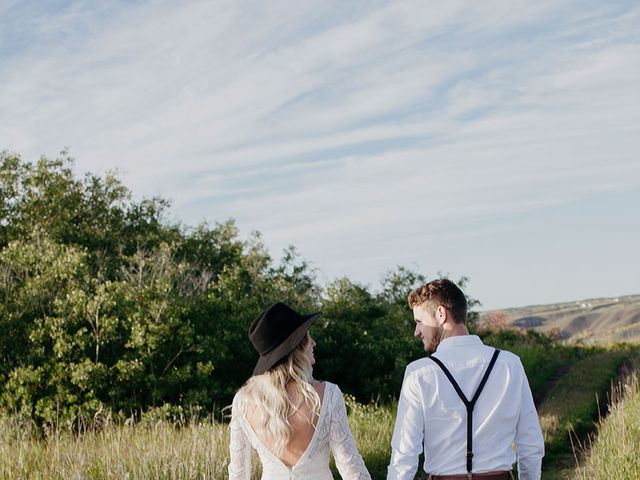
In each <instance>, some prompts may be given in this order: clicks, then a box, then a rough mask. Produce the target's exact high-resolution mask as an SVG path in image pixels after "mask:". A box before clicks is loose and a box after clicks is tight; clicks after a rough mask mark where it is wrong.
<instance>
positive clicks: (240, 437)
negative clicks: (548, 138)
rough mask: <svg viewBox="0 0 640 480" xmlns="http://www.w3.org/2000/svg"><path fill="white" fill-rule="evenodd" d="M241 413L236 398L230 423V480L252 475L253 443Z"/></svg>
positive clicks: (247, 479)
mask: <svg viewBox="0 0 640 480" xmlns="http://www.w3.org/2000/svg"><path fill="white" fill-rule="evenodd" d="M240 415H242V414H241V413H240V409H239V407H238V406H237V402H236V399H234V401H233V407H232V410H231V423H230V424H229V437H230V438H229V454H230V455H229V456H230V461H229V480H249V479H250V477H251V443H250V442H249V439H248V438H247V434H246V433H245V431H244V430H243V429H242V425H241V421H242V420H241V419H240Z"/></svg>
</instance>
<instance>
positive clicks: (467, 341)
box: [436, 335, 483, 352]
mask: <svg viewBox="0 0 640 480" xmlns="http://www.w3.org/2000/svg"><path fill="white" fill-rule="evenodd" d="M477 345H483V343H482V340H480V337H479V336H477V335H456V336H455V337H447V338H445V339H444V340H442V341H441V342H440V344H439V345H438V348H437V349H436V352H442V351H444V350H449V349H450V348H457V347H472V346H477Z"/></svg>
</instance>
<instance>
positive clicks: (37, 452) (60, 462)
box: [0, 348, 640, 480]
mask: <svg viewBox="0 0 640 480" xmlns="http://www.w3.org/2000/svg"><path fill="white" fill-rule="evenodd" d="M572 352H573V353H571V354H567V352H566V351H565V352H563V353H562V355H563V356H564V357H563V358H564V360H565V361H567V359H571V363H570V365H568V367H569V368H568V370H567V373H566V375H564V376H563V377H562V378H560V379H558V380H557V381H556V382H553V388H552V389H551V390H550V391H549V392H547V394H546V395H545V400H544V402H543V403H542V404H541V405H540V407H539V413H540V417H541V424H542V426H543V431H544V435H545V440H546V448H547V456H546V458H545V464H544V475H543V479H544V480H553V479H561V478H570V477H572V476H573V474H574V469H575V461H574V460H573V453H572V450H571V442H570V434H571V432H574V433H577V434H579V435H584V434H585V433H586V432H588V431H589V430H592V429H593V426H594V419H595V418H597V415H598V403H597V400H596V395H598V396H599V398H600V402H601V403H602V405H604V402H606V391H607V390H608V388H609V386H610V384H611V381H612V379H613V378H615V377H616V375H617V373H618V369H619V366H620V364H621V363H622V361H623V360H624V359H625V358H627V357H628V356H629V351H628V350H626V349H621V348H617V349H610V350H605V349H585V350H581V351H580V352H579V353H575V352H576V351H575V350H572ZM550 361H554V360H553V359H552V360H550ZM555 361H557V359H556V360H555ZM548 376H549V375H548V373H545V377H548ZM634 385H635V386H630V387H628V389H627V390H628V392H627V393H628V394H627V398H628V401H627V398H625V401H624V402H623V403H620V404H618V405H616V406H615V407H614V408H613V410H612V413H611V415H610V416H609V417H607V420H606V422H604V423H603V424H602V426H601V432H602V433H601V439H602V440H599V441H598V442H597V443H596V444H595V446H594V449H593V452H592V455H591V456H590V457H589V460H588V462H586V463H585V464H584V467H583V468H582V469H581V470H579V472H580V474H579V475H581V476H578V477H576V480H583V479H584V480H586V479H587V478H594V474H593V472H594V471H600V470H602V471H603V472H608V474H606V475H605V476H601V477H596V478H603V479H604V478H629V479H631V478H634V479H635V478H639V477H637V476H633V475H632V476H628V477H624V476H619V475H618V474H617V473H616V474H612V473H611V472H612V471H615V472H618V470H616V469H619V468H621V467H620V465H622V462H625V463H624V465H627V464H629V465H631V464H632V462H631V460H634V461H635V462H636V466H637V462H638V460H637V459H635V457H634V458H632V459H631V457H632V456H633V455H632V452H634V446H635V445H636V444H638V438H637V437H638V429H637V425H639V424H640V394H639V393H638V387H637V383H635V384H634ZM539 388H541V389H542V388H545V386H544V385H540V386H539ZM346 402H347V406H348V408H349V418H350V424H351V427H352V430H353V432H354V435H355V437H356V442H357V444H358V448H359V450H360V452H361V453H362V455H363V457H364V459H365V462H366V464H367V466H368V468H369V469H370V471H371V474H372V476H373V478H374V479H382V478H384V477H385V474H386V466H387V462H388V459H389V454H390V447H389V445H390V440H391V434H392V431H393V420H394V417H395V406H394V405H389V406H375V405H361V404H358V403H357V402H356V401H355V400H354V399H353V398H351V397H349V396H347V398H346ZM620 432H624V433H623V435H624V437H622V444H623V445H624V446H625V448H627V450H624V449H621V448H618V447H619V445H620V441H621V437H620V435H621V434H620ZM0 439H2V440H1V441H0V478H1V479H3V480H4V479H6V480H14V479H15V480H17V479H38V480H54V479H55V480H58V479H60V480H62V479H65V480H66V479H78V480H80V479H104V480H110V479H113V480H115V479H123V478H126V479H129V480H138V479H139V480H142V479H167V480H169V479H171V480H182V479H185V480H186V479H223V478H226V464H227V462H228V450H227V449H228V447H227V445H228V428H227V426H226V425H225V424H222V423H216V422H211V421H200V422H191V423H186V424H185V425H182V426H180V427H178V426H175V425H172V424H171V423H168V422H162V421H157V422H145V423H138V424H127V425H122V424H114V423H110V424H109V423H108V424H107V425H106V426H105V427H103V428H101V429H99V430H92V429H88V430H87V431H85V432H84V433H82V434H80V435H74V434H71V433H69V432H64V431H60V432H56V431H52V432H49V433H48V434H45V435H43V434H42V432H39V431H38V430H37V429H36V428H35V427H34V426H33V425H32V424H31V423H30V422H25V421H23V422H20V421H18V420H16V419H15V418H11V417H6V416H5V417H3V418H0ZM598 449H600V450H602V451H603V453H598V454H597V455H596V452H597V451H599V450H598ZM612 452H613V453H618V454H619V456H618V457H616V456H614V455H613V453H612ZM254 463H255V468H254V471H255V474H254V475H253V478H255V479H257V478H259V468H258V467H259V466H258V462H257V459H254ZM630 468H631V467H630ZM634 468H635V467H634ZM634 471H636V472H637V470H634ZM607 475H608V476H607ZM336 478H338V477H337V476H336Z"/></svg>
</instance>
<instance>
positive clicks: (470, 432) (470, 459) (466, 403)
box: [427, 348, 500, 477]
mask: <svg viewBox="0 0 640 480" xmlns="http://www.w3.org/2000/svg"><path fill="white" fill-rule="evenodd" d="M499 354H500V350H498V349H497V348H496V351H495V352H493V357H491V361H490V362H489V365H488V366H487V370H486V371H485V372H484V375H483V376H482V380H480V385H478V389H477V390H476V393H475V394H474V395H473V398H472V399H471V401H469V400H467V397H465V396H464V393H462V390H461V389H460V385H458V382H456V381H455V379H454V378H453V375H451V372H449V370H447V367H445V366H444V364H443V363H442V362H441V361H440V360H439V359H438V358H436V357H434V356H431V355H430V356H428V357H427V358H430V359H431V360H433V361H434V362H436V364H438V366H439V367H440V368H441V369H442V371H443V372H444V374H445V375H446V376H447V378H448V379H449V381H450V382H451V385H452V386H453V388H454V389H455V391H456V393H457V394H458V396H459V397H460V400H462V402H463V403H464V406H465V407H467V475H469V477H470V476H471V467H472V464H473V407H475V405H476V402H477V401H478V397H479V396H480V393H482V389H483V388H484V385H485V383H487V379H488V378H489V374H490V373H491V370H493V366H494V365H495V363H496V360H497V359H498V355H499Z"/></svg>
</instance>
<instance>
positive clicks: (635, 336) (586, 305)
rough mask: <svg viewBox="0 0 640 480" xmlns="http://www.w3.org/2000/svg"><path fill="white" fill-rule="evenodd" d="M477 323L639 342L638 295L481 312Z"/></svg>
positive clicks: (568, 336)
mask: <svg viewBox="0 0 640 480" xmlns="http://www.w3.org/2000/svg"><path fill="white" fill-rule="evenodd" d="M480 322H481V324H483V323H484V324H491V323H493V324H501V323H502V324H504V323H506V324H508V325H513V326H517V327H523V328H533V329H534V330H539V331H542V332H546V333H554V334H556V335H558V336H559V337H560V338H562V339H564V340H568V341H575V342H581V343H617V342H630V343H640V295H627V296H621V297H615V298H593V299H589V300H580V301H576V302H566V303H554V304H550V305H534V306H527V307H521V308H510V309H505V310H500V311H492V312H484V313H482V314H481V315H480Z"/></svg>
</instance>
